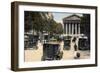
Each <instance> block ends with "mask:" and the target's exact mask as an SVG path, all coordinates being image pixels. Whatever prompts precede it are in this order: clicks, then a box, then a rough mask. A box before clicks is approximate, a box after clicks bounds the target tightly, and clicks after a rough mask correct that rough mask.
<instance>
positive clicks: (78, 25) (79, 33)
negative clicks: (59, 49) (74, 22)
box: [78, 24, 80, 34]
mask: <svg viewBox="0 0 100 73" xmlns="http://www.w3.org/2000/svg"><path fill="white" fill-rule="evenodd" d="M78 34H80V24H78Z"/></svg>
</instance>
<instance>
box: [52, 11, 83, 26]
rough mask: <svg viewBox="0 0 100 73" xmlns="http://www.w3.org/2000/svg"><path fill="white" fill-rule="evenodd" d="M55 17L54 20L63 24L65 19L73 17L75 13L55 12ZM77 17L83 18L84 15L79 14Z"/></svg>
mask: <svg viewBox="0 0 100 73" xmlns="http://www.w3.org/2000/svg"><path fill="white" fill-rule="evenodd" d="M52 14H53V17H54V20H55V21H56V22H58V23H62V24H63V21H62V19H63V18H65V17H68V16H70V15H73V14H75V13H64V12H63V13H60V12H53V13H52ZM76 15H79V16H82V14H77V13H76Z"/></svg>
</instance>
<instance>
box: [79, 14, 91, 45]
mask: <svg viewBox="0 0 100 73" xmlns="http://www.w3.org/2000/svg"><path fill="white" fill-rule="evenodd" d="M80 27H81V33H83V34H85V35H86V36H87V37H88V43H89V44H90V14H83V17H82V18H81V25H80Z"/></svg>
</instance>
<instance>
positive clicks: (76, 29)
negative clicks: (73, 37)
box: [75, 24, 77, 34]
mask: <svg viewBox="0 0 100 73" xmlns="http://www.w3.org/2000/svg"><path fill="white" fill-rule="evenodd" d="M75 34H77V24H75Z"/></svg>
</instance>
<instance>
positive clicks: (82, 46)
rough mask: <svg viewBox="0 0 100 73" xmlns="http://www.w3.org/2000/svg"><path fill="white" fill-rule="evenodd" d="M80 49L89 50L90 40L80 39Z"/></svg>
mask: <svg viewBox="0 0 100 73" xmlns="http://www.w3.org/2000/svg"><path fill="white" fill-rule="evenodd" d="M78 47H79V50H89V49H90V44H89V43H88V39H87V38H79V42H78Z"/></svg>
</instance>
